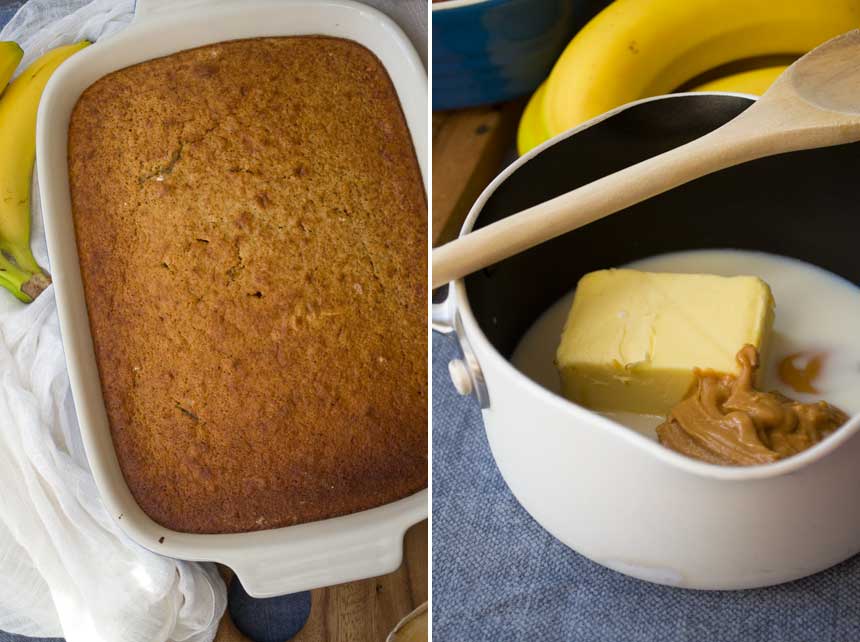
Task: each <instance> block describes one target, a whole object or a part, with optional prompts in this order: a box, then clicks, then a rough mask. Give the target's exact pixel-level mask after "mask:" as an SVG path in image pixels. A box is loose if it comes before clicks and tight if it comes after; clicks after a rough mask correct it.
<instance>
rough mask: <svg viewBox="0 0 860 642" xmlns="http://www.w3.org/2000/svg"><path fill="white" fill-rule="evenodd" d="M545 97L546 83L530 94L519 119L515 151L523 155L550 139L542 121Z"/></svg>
mask: <svg viewBox="0 0 860 642" xmlns="http://www.w3.org/2000/svg"><path fill="white" fill-rule="evenodd" d="M545 95H546V82H544V83H543V84H542V85H541V86H540V87H538V88H537V91H536V92H535V93H534V94H532V97H531V98H530V99H529V102H528V104H527V105H526V108H525V111H523V115H522V118H520V126H519V129H518V130H517V151H518V152H519V153H520V155H523V154H525V153H526V152H527V151H529V150H530V149H531V148H532V147H537V146H538V145H540V144H541V143H542V142H544V141H545V140H547V139H549V138H552V136H551V134H550V133H549V131H548V130H547V128H546V124H545V123H544V121H543V113H542V109H543V99H544V96H545Z"/></svg>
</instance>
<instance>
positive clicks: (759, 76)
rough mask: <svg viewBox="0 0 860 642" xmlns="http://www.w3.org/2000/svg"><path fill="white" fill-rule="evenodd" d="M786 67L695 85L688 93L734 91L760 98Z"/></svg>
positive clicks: (754, 70) (751, 70) (768, 68)
mask: <svg viewBox="0 0 860 642" xmlns="http://www.w3.org/2000/svg"><path fill="white" fill-rule="evenodd" d="M786 69H788V67H785V66H784V65H783V66H776V67H762V68H761V69H750V70H749V71H742V72H740V73H736V74H731V75H729V76H724V77H723V78H717V79H715V80H710V81H708V82H706V83H702V84H701V85H696V86H695V87H693V88H692V89H690V91H735V92H738V93H741V94H752V95H754V96H761V95H762V94H763V93H764V92H766V91H767V88H768V87H770V86H771V85H772V84H773V81H774V80H776V79H777V78H778V77H779V76H780V75H781V74H782V72H783V71H785V70H786Z"/></svg>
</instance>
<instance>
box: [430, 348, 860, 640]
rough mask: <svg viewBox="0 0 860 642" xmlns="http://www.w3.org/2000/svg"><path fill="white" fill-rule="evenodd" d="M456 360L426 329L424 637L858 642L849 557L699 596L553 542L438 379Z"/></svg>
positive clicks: (853, 566) (857, 581)
mask: <svg viewBox="0 0 860 642" xmlns="http://www.w3.org/2000/svg"><path fill="white" fill-rule="evenodd" d="M458 356H459V354H458V348H457V346H456V342H455V341H454V339H452V338H451V337H446V336H443V335H439V334H434V336H433V639H434V641H435V642H482V641H484V640H486V641H492V642H496V641H505V642H517V641H523V642H549V641H555V640H572V641H576V642H591V641H594V642H616V641H617V642H640V641H641V642H664V641H665V642H668V641H672V642H676V641H682V640H691V641H695V642H711V641H718V640H719V641H721V642H734V641H738V642H771V641H773V642H810V641H813V640H814V641H816V642H846V641H849V640H860V556H856V557H854V558H853V559H851V560H848V561H847V562H844V563H842V564H840V565H839V566H836V567H834V568H832V569H830V570H828V571H824V572H823V573H819V574H818V575H815V576H813V577H809V578H805V579H803V580H799V581H796V582H792V583H789V584H784V585H781V586H776V587H772V588H767V589H758V590H749V591H720V592H716V591H714V592H703V591H690V590H684V589H674V588H668V587H663V586H657V585H653V584H648V583H646V582H642V581H640V580H635V579H632V578H628V577H626V576H624V575H621V574H620V573H616V572H614V571H610V570H608V569H605V568H603V567H601V566H598V565H597V564H595V563H593V562H591V561H589V560H587V559H586V558H584V557H582V556H580V555H578V554H577V553H575V552H573V551H572V550H571V549H569V548H567V547H566V546H564V545H563V544H561V543H560V542H559V541H557V540H556V539H554V538H553V537H552V536H551V535H549V534H548V533H547V532H546V531H544V530H543V529H542V528H541V527H540V526H539V525H538V524H537V523H536V522H535V521H534V520H533V519H532V518H531V517H530V516H529V515H528V513H526V511H525V510H524V509H523V508H522V507H521V506H520V505H519V504H518V503H517V501H516V500H515V499H514V497H513V495H511V492H510V491H509V490H508V487H507V486H506V485H505V482H504V480H503V479H502V477H501V474H500V473H499V471H498V469H497V468H496V465H495V463H494V461H493V458H492V455H491V453H490V449H489V445H488V444H487V439H486V435H485V432H484V427H483V424H482V422H481V415H480V410H479V408H478V404H477V402H476V401H475V400H474V399H472V398H463V397H460V396H459V395H458V394H457V393H456V391H455V390H454V388H453V386H452V385H451V382H450V380H449V377H448V370H447V364H448V361H450V360H451V359H453V358H455V357H458ZM631 537H635V534H631Z"/></svg>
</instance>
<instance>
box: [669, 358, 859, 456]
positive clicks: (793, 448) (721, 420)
mask: <svg viewBox="0 0 860 642" xmlns="http://www.w3.org/2000/svg"><path fill="white" fill-rule="evenodd" d="M736 358H737V360H738V364H739V365H740V366H741V372H740V374H739V375H738V376H733V375H722V374H718V373H714V372H709V371H701V370H697V371H696V383H695V384H694V386H693V388H691V390H690V392H689V393H688V395H687V397H686V398H685V399H683V400H682V401H681V402H679V403H678V404H677V405H676V406H675V407H674V408H672V410H671V412H670V413H669V416H668V417H667V418H666V421H665V422H663V423H662V424H661V425H660V426H658V428H657V437H658V439H659V440H660V443H661V444H663V445H664V446H666V447H668V448H671V449H672V450H676V451H678V452H679V453H682V454H684V455H687V456H689V457H693V458H695V459H701V460H703V461H707V462H710V463H712V464H722V465H726V466H750V465H754V464H765V463H769V462H773V461H777V460H779V459H784V458H785V457H790V456H791V455H795V454H797V453H799V452H801V451H803V450H806V449H807V448H809V447H810V446H813V445H815V444H817V443H818V442H819V441H821V440H822V439H824V438H825V437H826V436H827V435H829V434H830V433H832V432H833V431H834V430H836V429H837V428H838V427H839V426H841V425H842V424H844V423H845V422H846V421H848V415H846V414H845V413H844V412H842V411H841V410H839V408H836V407H835V406H831V405H830V404H829V403H827V402H826V401H818V402H816V403H801V402H799V401H795V400H794V399H789V398H788V397H786V396H785V395H782V394H780V393H778V392H762V391H761V390H756V389H755V388H754V387H753V378H754V375H755V371H756V370H757V369H758V367H759V354H758V351H757V350H756V349H755V347H753V346H751V345H746V346H744V347H743V348H741V350H740V352H738V354H737V357H736Z"/></svg>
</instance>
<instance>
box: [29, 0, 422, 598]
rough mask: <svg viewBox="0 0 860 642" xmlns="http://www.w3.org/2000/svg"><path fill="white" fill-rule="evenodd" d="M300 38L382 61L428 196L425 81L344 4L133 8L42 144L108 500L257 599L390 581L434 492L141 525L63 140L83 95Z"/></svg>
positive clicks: (129, 524)
mask: <svg viewBox="0 0 860 642" xmlns="http://www.w3.org/2000/svg"><path fill="white" fill-rule="evenodd" d="M303 34H305V35H307V34H322V35H329V36H336V37H341V38H348V39H351V40H354V41H356V42H358V43H360V44H362V45H364V46H365V47H367V48H368V49H370V50H371V51H372V52H373V53H375V54H376V56H377V57H378V58H379V59H380V60H381V61H382V64H383V65H384V66H385V68H386V69H387V71H388V73H389V75H390V76H391V80H392V82H393V84H394V87H395V89H396V91H397V95H398V97H399V99H400V104H401V106H402V108H403V112H404V114H405V116H406V121H407V124H408V126H409V130H410V132H411V135H412V142H413V144H414V146H415V151H416V154H417V156H418V162H419V165H420V168H421V172H422V175H423V177H424V186H425V190H426V189H427V76H426V72H425V71H424V68H423V67H422V65H421V61H420V59H419V57H418V55H417V53H416V52H415V50H414V48H413V47H412V45H411V44H410V42H409V41H408V40H407V38H406V36H405V35H404V34H403V32H402V31H401V30H400V29H399V28H398V27H397V26H396V25H395V24H394V23H393V22H392V21H391V20H390V19H388V18H387V17H386V16H384V15H383V14H381V13H379V12H378V11H376V10H374V9H371V8H369V7H366V6H364V5H361V4H358V3H354V2H350V1H348V0H251V1H239V0H235V1H232V2H229V1H220V2H218V1H216V2H204V1H201V0H179V1H171V2H168V1H167V0H157V1H156V0H138V2H137V7H136V14H135V19H134V21H133V22H132V24H131V25H130V26H129V27H128V28H127V29H126V30H124V31H122V32H121V33H120V34H118V35H117V36H115V37H112V38H108V39H106V40H104V41H101V42H97V43H95V44H94V45H93V46H91V47H88V48H87V49H85V50H84V51H82V52H81V53H79V54H76V55H75V56H74V57H73V58H71V59H70V60H69V61H68V62H67V63H66V64H64V65H63V66H62V67H61V68H60V69H59V70H58V71H57V73H56V74H55V75H54V77H53V78H52V79H51V81H50V82H49V84H48V86H47V88H46V89H45V93H44V95H43V98H42V102H41V105H40V107H39V118H38V127H37V136H36V138H37V166H38V173H39V185H40V192H41V201H42V208H43V214H44V220H45V232H46V235H47V242H48V251H49V254H50V258H51V268H52V273H53V278H54V285H55V287H56V296H57V305H58V307H59V318H60V327H61V330H62V336H63V343H64V346H65V351H66V361H67V364H68V368H69V377H70V379H71V386H72V393H73V395H74V400H75V408H76V410H77V415H78V420H79V422H80V426H81V433H82V436H83V441H84V445H85V447H86V451H87V457H88V459H89V462H90V466H91V468H92V470H93V475H94V476H95V481H96V484H97V486H98V488H99V491H100V493H101V496H102V499H103V500H104V502H105V505H106V506H107V508H108V511H109V512H110V513H111V515H112V517H113V518H114V519H115V520H117V522H118V524H119V525H120V527H121V528H122V529H123V530H124V531H125V532H126V533H127V534H128V535H129V536H130V537H131V538H132V539H133V540H135V541H136V542H138V543H139V544H141V545H143V546H145V547H146V548H148V549H150V550H153V551H156V552H158V553H161V554H163V555H167V556H170V557H175V558H180V559H186V560H208V561H215V562H220V563H222V564H225V565H226V566H229V567H230V568H231V569H233V571H234V572H235V573H236V575H237V576H238V577H239V579H240V580H241V582H242V585H243V586H244V588H245V589H246V590H247V592H248V593H249V594H251V595H252V596H255V597H266V596H271V595H278V594H283V593H290V592H294V591H299V590H305V589H310V588H315V587H320V586H329V585H332V584H338V583H341V582H346V581H351V580H355V579H360V578H365V577H372V576H375V575H380V574H383V573H388V572H391V571H393V570H395V569H396V568H397V567H398V566H399V565H400V562H401V558H402V554H403V550H402V547H403V535H404V533H405V531H406V530H407V529H408V528H409V527H410V526H411V525H412V524H415V523H416V522H418V521H420V520H422V519H424V518H426V516H427V491H426V490H424V491H421V492H419V493H416V494H414V495H412V496H410V497H406V498H404V499H401V500H399V501H396V502H392V503H390V504H386V505H384V506H380V507H378V508H374V509H371V510H367V511H363V512H360V513H355V514H352V515H346V516H343V517H337V518H333V519H328V520H323V521H319V522H313V523H309V524H302V525H298V526H291V527H288V528H280V529H272V530H266V531H258V532H253V533H242V534H224V535H193V534H187V533H178V532H175V531H171V530H168V529H165V528H163V527H162V526H159V525H158V524H156V523H155V522H154V521H153V520H151V519H150V518H149V517H148V516H147V515H145V514H144V513H143V511H142V510H141V509H140V508H139V507H138V505H137V503H136V502H135V501H134V499H133V497H132V495H131V493H130V492H129V489H128V487H127V485H126V483H125V480H124V478H123V476H122V472H121V471H120V468H119V464H118V462H117V459H116V455H115V453H114V448H113V442H112V439H111V435H110V429H109V426H108V420H107V416H106V413H105V408H104V401H103V399H102V393H101V387H100V384H99V377H98V371H97V368H96V362H95V356H94V353H93V346H92V338H91V336H90V329H89V321H88V317H87V310H86V304H85V301H84V292H83V286H82V283H81V275H80V269H79V265H78V255H77V247H76V244H75V235H74V227H73V223H72V214H71V202H70V196H69V185H68V169H67V161H66V156H67V134H68V125H69V118H70V115H71V112H72V109H73V108H74V106H75V103H76V102H77V100H78V98H79V97H80V95H81V93H82V92H83V91H84V89H86V88H87V87H88V86H89V85H91V84H92V83H93V82H95V81H96V80H98V79H99V78H101V77H102V76H104V75H105V74H108V73H110V72H112V71H115V70H117V69H121V68H123V67H127V66H129V65H133V64H136V63H139V62H142V61H145V60H149V59H152V58H157V57H160V56H165V55H168V54H171V53H174V52H177V51H181V50H183V49H190V48H192V47H198V46H201V45H205V44H209V43H214V42H220V41H224V40H234V39H238V38H253V37H258V36H288V35H303Z"/></svg>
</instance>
